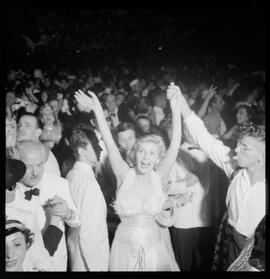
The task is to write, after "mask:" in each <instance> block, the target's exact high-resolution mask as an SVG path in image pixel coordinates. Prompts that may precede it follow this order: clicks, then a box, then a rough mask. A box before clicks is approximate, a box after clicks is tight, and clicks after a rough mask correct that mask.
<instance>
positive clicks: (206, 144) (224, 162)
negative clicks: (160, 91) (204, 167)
mask: <svg viewBox="0 0 270 279" xmlns="http://www.w3.org/2000/svg"><path fill="white" fill-rule="evenodd" d="M173 88H175V89H177V90H178V92H179V94H180V99H181V102H180V104H181V113H182V116H183V118H184V122H185V124H186V127H187V129H188V132H189V134H190V136H191V137H192V139H193V141H194V143H195V144H196V145H198V146H199V147H200V149H201V150H202V151H203V152H204V153H205V154H206V155H207V157H209V158H210V159H211V160H212V161H213V162H214V163H215V164H216V165H217V166H219V167H220V168H222V169H223V170H224V172H225V173H226V175H227V176H230V175H231V173H232V172H233V170H234V168H233V165H232V158H231V156H230V154H231V153H230V151H231V149H230V148H229V147H227V146H225V145H224V144H223V142H222V141H220V140H218V139H215V138H214V137H213V136H212V135H210V133H209V132H208V131H207V129H206V128H205V126H204V124H203V122H202V120H201V119H200V118H199V117H198V116H196V115H195V113H193V112H192V110H191V109H190V107H189V105H188V104H187V102H186V100H185V98H184V97H183V95H182V93H181V90H180V88H179V87H178V86H173Z"/></svg>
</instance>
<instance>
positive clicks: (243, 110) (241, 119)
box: [222, 104, 254, 148]
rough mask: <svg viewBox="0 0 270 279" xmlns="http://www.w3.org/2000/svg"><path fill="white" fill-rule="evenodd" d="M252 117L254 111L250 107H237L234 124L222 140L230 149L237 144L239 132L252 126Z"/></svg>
mask: <svg viewBox="0 0 270 279" xmlns="http://www.w3.org/2000/svg"><path fill="white" fill-rule="evenodd" d="M253 115H254V109H253V107H252V106H250V105H244V104H242V105H239V106H238V107H237V109H236V124H235V125H233V126H232V128H231V129H230V130H229V131H228V132H226V133H225V134H224V135H223V136H222V139H223V140H224V142H225V143H226V144H227V145H229V146H230V147H231V148H235V147H236V144H237V139H238V138H239V136H240V134H241V132H242V131H243V130H244V129H246V128H247V127H248V126H249V125H252V122H253V121H252V120H253Z"/></svg>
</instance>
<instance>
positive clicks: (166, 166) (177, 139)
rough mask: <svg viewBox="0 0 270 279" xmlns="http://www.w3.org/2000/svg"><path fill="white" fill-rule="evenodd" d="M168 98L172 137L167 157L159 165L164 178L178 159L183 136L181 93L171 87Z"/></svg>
mask: <svg viewBox="0 0 270 279" xmlns="http://www.w3.org/2000/svg"><path fill="white" fill-rule="evenodd" d="M167 98H168V99H169V100H170V105H171V110H172V138H171V142H170V146H169V148H168V150H167V152H166V155H165V157H164V158H163V159H162V161H161V162H160V163H159V165H158V167H157V171H158V172H159V174H160V176H161V178H162V179H166V177H167V176H168V175H169V173H170V171H171V169H172V166H173V164H174V163H175V161H176V157H177V155H178V151H179V148H180V143H181V136H182V133H181V131H182V128H181V111H180V94H179V93H178V92H177V90H175V89H173V88H172V89H171V88H170V87H169V89H168V90H167Z"/></svg>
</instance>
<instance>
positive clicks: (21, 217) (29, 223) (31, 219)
mask: <svg viewBox="0 0 270 279" xmlns="http://www.w3.org/2000/svg"><path fill="white" fill-rule="evenodd" d="M6 217H7V219H8V220H18V221H20V222H21V223H22V224H23V225H24V226H25V227H26V228H27V229H29V230H30V231H31V232H33V233H34V234H35V235H34V241H33V243H32V245H31V246H30V247H29V248H28V250H27V252H26V256H25V259H24V262H23V270H24V271H39V270H40V271H53V270H54V266H53V258H52V257H50V255H49V253H48V251H47V249H46V248H45V246H44V242H43V238H42V235H41V230H40V228H39V225H38V221H37V218H36V217H35V215H34V214H33V213H32V212H30V211H27V210H24V209H21V208H15V207H14V206H13V203H10V204H9V203H6Z"/></svg>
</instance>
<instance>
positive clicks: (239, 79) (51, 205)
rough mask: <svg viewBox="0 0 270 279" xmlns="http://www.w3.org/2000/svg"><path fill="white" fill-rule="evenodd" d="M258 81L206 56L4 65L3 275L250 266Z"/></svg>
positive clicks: (260, 144) (258, 149)
mask: <svg viewBox="0 0 270 279" xmlns="http://www.w3.org/2000/svg"><path fill="white" fill-rule="evenodd" d="M202 69H203V70H202ZM264 82H265V80H264V72H263V71H255V70H254V71H252V72H241V71H236V70H235V68H234V67H230V68H228V69H226V70H225V71H221V70H217V69H216V68H215V63H214V61H212V62H211V61H210V62H209V64H208V65H207V66H206V67H205V68H204V67H203V66H202V68H197V67H195V66H194V65H192V64H191V65H188V64H187V65H184V67H183V65H180V66H179V67H175V66H174V65H164V66H162V67H154V66H153V67H143V65H141V64H140V63H137V64H134V65H130V64H129V63H128V62H127V61H125V60H122V61H120V63H118V64H116V65H110V64H106V65H95V66H93V67H87V68H85V67H82V68H75V69H72V70H70V69H69V68H61V67H59V68H57V67H55V66H53V67H51V68H46V69H40V68H34V69H29V68H26V69H23V68H21V69H12V70H10V71H9V72H8V75H7V82H6V88H5V89H6V270H7V271H53V270H55V271H211V270H223V271H225V270H229V271H237V270H241V271H243V270H245V271H247V270H249V271H251V270H264V269H265V267H264V249H265V247H264V245H265V244H264V240H265V228H264V219H265V214H266V212H265V130H264V127H265V92H264Z"/></svg>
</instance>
